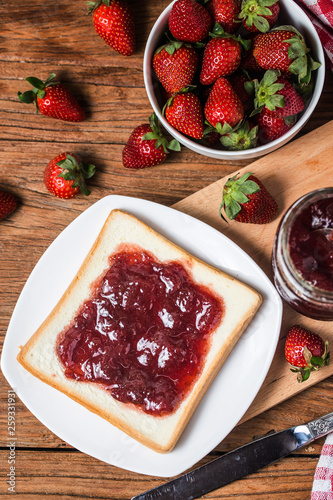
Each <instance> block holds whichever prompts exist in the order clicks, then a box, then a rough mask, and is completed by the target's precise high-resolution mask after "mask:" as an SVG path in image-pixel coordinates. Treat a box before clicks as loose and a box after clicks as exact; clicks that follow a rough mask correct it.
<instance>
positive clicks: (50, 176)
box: [44, 153, 95, 198]
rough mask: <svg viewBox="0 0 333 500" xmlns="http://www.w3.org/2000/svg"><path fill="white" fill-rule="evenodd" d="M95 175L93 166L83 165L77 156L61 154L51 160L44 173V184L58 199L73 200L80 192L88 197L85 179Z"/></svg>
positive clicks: (88, 192)
mask: <svg viewBox="0 0 333 500" xmlns="http://www.w3.org/2000/svg"><path fill="white" fill-rule="evenodd" d="M94 173H95V166H94V165H91V164H87V163H84V162H83V161H82V160H81V159H80V158H79V156H78V155H76V154H73V153H61V154H59V155H57V156H56V157H55V158H53V160H51V161H50V162H49V163H48V165H47V167H46V168H45V171H44V184H45V186H46V188H47V189H48V190H49V191H50V193H52V194H54V195H55V196H58V198H73V197H74V196H76V195H77V194H78V193H79V192H80V191H81V192H82V193H83V194H84V195H86V196H88V195H89V194H90V190H89V189H88V188H87V186H86V182H85V181H86V179H90V178H91V177H92V176H93V175H94Z"/></svg>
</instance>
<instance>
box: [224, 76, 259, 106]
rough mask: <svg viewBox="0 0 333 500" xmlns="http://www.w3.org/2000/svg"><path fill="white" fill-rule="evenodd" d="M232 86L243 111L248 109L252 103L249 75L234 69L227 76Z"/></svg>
mask: <svg viewBox="0 0 333 500" xmlns="http://www.w3.org/2000/svg"><path fill="white" fill-rule="evenodd" d="M228 80H229V82H230V83H231V86H232V88H233V89H234V91H235V92H236V94H237V95H238V97H239V98H240V100H241V101H242V104H243V108H244V112H246V111H248V110H249V109H250V107H251V105H252V104H253V94H254V90H253V87H252V80H251V79H250V77H249V75H248V74H247V73H246V72H243V71H236V73H233V74H232V75H230V76H229V77H228Z"/></svg>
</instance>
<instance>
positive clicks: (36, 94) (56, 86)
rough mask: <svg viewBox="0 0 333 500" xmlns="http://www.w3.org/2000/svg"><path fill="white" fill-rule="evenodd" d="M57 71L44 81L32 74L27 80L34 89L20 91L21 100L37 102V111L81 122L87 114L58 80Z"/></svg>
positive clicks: (28, 102) (27, 102) (61, 118)
mask: <svg viewBox="0 0 333 500" xmlns="http://www.w3.org/2000/svg"><path fill="white" fill-rule="evenodd" d="M55 76H56V75H55V73H51V75H50V76H49V77H48V78H47V80H45V82H43V81H42V80H40V79H39V78H35V77H34V76H30V77H28V78H26V81H27V82H28V83H30V84H31V85H32V86H33V89H32V90H27V91H26V92H23V93H21V92H18V97H19V99H20V101H22V102H24V103H25V104H31V103H33V102H34V103H35V106H36V111H37V112H38V111H39V112H40V113H42V114H43V115H46V116H50V117H52V118H57V119H59V120H64V121H68V122H81V121H83V120H85V118H86V115H85V112H84V111H83V109H82V108H81V106H80V105H79V103H78V102H77V100H76V98H75V97H74V96H73V94H72V93H71V92H70V91H69V90H68V89H67V88H66V87H65V86H64V85H63V84H62V83H61V82H58V81H56V80H54V78H55Z"/></svg>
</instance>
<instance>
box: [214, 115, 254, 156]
mask: <svg viewBox="0 0 333 500" xmlns="http://www.w3.org/2000/svg"><path fill="white" fill-rule="evenodd" d="M258 129H259V127H258V125H254V124H253V123H251V122H249V121H248V120H245V121H244V123H243V124H242V125H241V126H240V127H239V128H237V129H236V130H235V131H232V132H230V133H229V134H225V135H223V136H222V137H221V144H222V146H224V147H225V148H226V149H228V150H229V151H241V150H245V149H249V148H255V147H256V145H257V142H258Z"/></svg>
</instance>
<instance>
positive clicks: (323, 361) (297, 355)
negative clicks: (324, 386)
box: [285, 325, 330, 382]
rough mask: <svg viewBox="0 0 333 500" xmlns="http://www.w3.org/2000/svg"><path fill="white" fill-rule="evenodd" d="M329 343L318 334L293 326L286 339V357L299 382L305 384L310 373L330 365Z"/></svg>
mask: <svg viewBox="0 0 333 500" xmlns="http://www.w3.org/2000/svg"><path fill="white" fill-rule="evenodd" d="M327 348H328V342H327V341H326V342H324V341H323V339H322V338H321V337H320V335H318V334H317V333H314V332H312V331H310V330H308V329H306V328H303V327H301V326H299V325H294V326H292V327H291V328H290V329H289V331H288V333H287V337H286V343H285V356H286V360H287V361H288V363H289V364H290V365H291V371H293V372H296V373H297V379H298V381H299V382H304V381H305V380H307V379H308V378H309V377H310V373H311V372H312V371H314V370H319V368H320V367H321V366H323V365H328V364H329V357H330V356H329V352H327Z"/></svg>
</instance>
